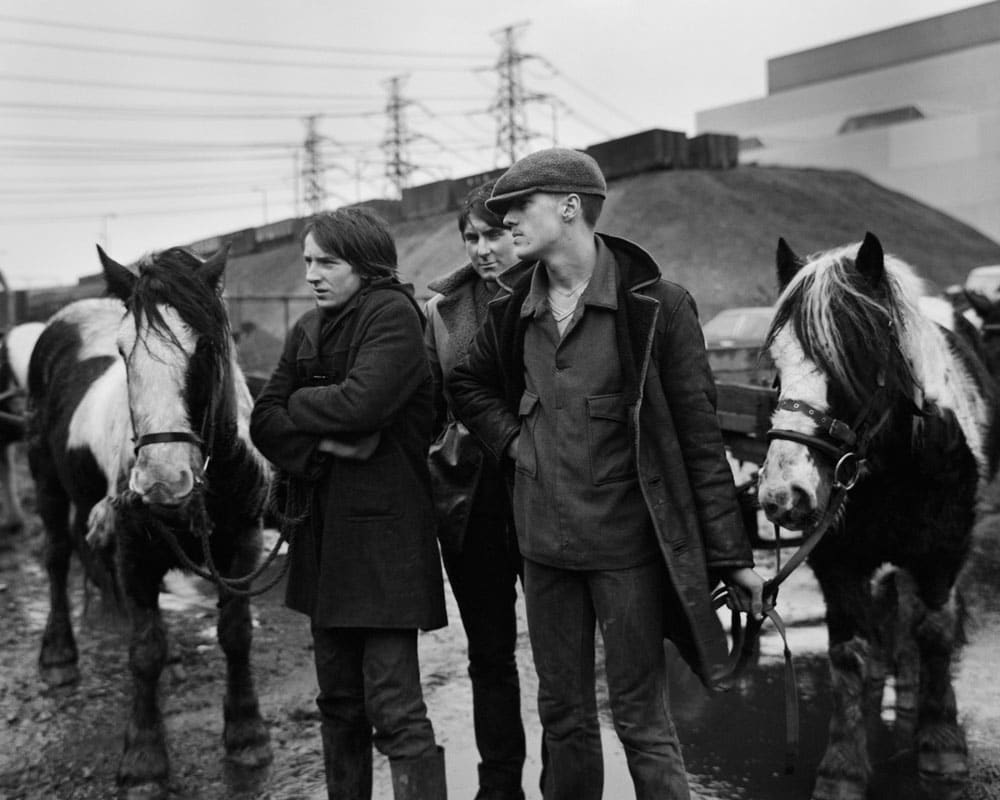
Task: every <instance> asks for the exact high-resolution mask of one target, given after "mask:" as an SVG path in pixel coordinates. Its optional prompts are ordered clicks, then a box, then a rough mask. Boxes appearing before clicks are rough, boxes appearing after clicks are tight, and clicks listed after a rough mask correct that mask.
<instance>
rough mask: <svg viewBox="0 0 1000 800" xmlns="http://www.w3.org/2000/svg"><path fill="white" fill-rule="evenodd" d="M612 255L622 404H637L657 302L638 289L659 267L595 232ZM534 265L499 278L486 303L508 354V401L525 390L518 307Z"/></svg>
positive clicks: (634, 248)
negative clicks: (495, 292) (493, 296)
mask: <svg viewBox="0 0 1000 800" xmlns="http://www.w3.org/2000/svg"><path fill="white" fill-rule="evenodd" d="M596 235H597V236H599V237H600V239H601V241H602V242H603V243H604V244H605V245H606V246H607V247H608V249H609V250H610V251H611V252H612V253H613V254H614V256H615V262H616V264H617V266H618V287H617V293H618V313H617V314H615V340H616V344H617V348H618V357H619V359H620V360H621V364H622V371H623V377H624V383H625V386H624V388H625V392H626V402H627V403H628V404H629V405H632V404H635V403H637V402H638V401H639V400H640V398H641V397H642V392H643V383H644V381H645V376H646V368H647V366H648V363H649V358H650V354H651V352H652V343H653V334H654V332H655V331H654V328H655V325H656V318H657V315H658V313H659V309H660V304H659V303H658V302H657V301H656V300H655V299H654V298H652V297H648V296H646V295H644V294H643V293H642V289H644V288H645V287H647V286H651V285H653V284H655V283H656V282H657V281H658V280H660V268H659V267H658V266H657V265H656V262H655V261H654V260H653V257H652V256H651V255H649V253H647V252H646V251H645V250H643V249H642V248H641V247H639V245H637V244H634V243H633V242H630V241H628V240H627V239H621V238H619V237H617V236H609V235H608V234H603V233H599V234H596ZM537 266H538V264H537V262H529V261H522V262H521V263H519V264H515V265H514V266H513V267H511V268H510V269H508V270H506V271H505V272H503V273H502V274H501V275H500V283H501V287H502V288H503V289H504V290H506V292H504V291H502V292H501V294H500V295H498V296H497V298H496V299H494V300H493V302H492V303H490V308H491V313H493V314H496V315H499V320H498V322H499V330H500V349H501V352H503V353H506V354H508V361H507V363H506V365H505V367H506V372H507V391H508V397H507V400H508V402H510V403H512V404H514V405H513V407H514V408H516V407H517V405H516V403H517V402H518V401H519V400H520V397H521V394H522V392H523V391H524V370H523V368H522V366H521V365H523V360H524V334H525V331H526V329H527V327H528V319H527V318H522V317H521V313H520V312H521V306H522V304H523V303H524V300H525V298H526V297H527V296H528V292H529V291H530V288H531V281H532V276H533V273H534V270H535V268H536V267H537Z"/></svg>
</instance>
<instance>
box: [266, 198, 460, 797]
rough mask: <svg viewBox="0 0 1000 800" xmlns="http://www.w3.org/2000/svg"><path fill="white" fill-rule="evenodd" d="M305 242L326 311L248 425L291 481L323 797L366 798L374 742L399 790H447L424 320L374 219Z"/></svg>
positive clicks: (335, 227)
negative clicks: (439, 723)
mask: <svg viewBox="0 0 1000 800" xmlns="http://www.w3.org/2000/svg"><path fill="white" fill-rule="evenodd" d="M303 250H304V257H305V262H306V280H307V282H308V283H309V286H310V288H311V289H312V291H313V294H314V296H315V297H316V303H317V308H315V309H314V310H312V311H309V312H307V313H306V314H305V315H304V316H303V317H302V318H301V319H299V320H298V322H296V323H295V325H294V327H293V328H292V330H291V332H290V333H289V335H288V339H287V340H286V342H285V347H284V351H283V353H282V355H281V359H280V361H279V363H278V366H277V368H276V369H275V371H274V374H273V375H272V376H271V379H270V381H269V382H268V384H267V386H266V387H265V388H264V390H263V391H262V392H261V394H260V396H259V398H258V399H257V403H256V405H255V407H254V411H253V415H252V417H251V428H250V433H251V436H252V437H253V441H254V443H255V444H256V445H257V447H258V448H259V449H260V451H261V452H262V453H263V454H264V455H265V456H266V457H267V458H269V459H270V460H271V461H272V462H273V463H274V464H275V465H276V466H278V467H279V468H280V469H281V470H282V471H283V472H284V473H285V474H286V476H287V478H288V482H289V484H288V503H287V506H286V515H287V517H288V519H289V521H290V523H291V524H292V525H293V526H294V534H293V536H292V537H291V544H290V551H289V555H288V558H289V559H290V567H289V574H288V588H287V594H286V604H287V605H288V606H289V607H290V608H292V609H295V610H296V611H300V612H302V613H304V614H308V615H309V617H310V620H311V623H312V634H313V642H314V645H315V657H316V676H317V679H318V682H319V690H320V692H319V696H318V697H317V701H316V702H317V705H318V706H319V709H320V715H321V719H322V728H321V730H322V736H323V751H324V759H325V765H326V776H327V789H328V794H329V797H330V798H338V800H348V798H352V799H353V798H365V797H367V798H370V797H371V782H372V744H373V742H374V744H375V746H376V747H378V748H379V750H380V751H381V752H383V753H384V754H385V755H386V756H388V758H389V764H390V768H391V770H392V777H393V790H394V794H395V797H396V798H397V800H403V799H404V798H406V800H444V797H445V777H444V761H443V752H442V750H441V748H440V747H438V746H437V745H436V744H435V739H434V731H433V729H432V727H431V723H430V721H429V720H428V719H427V711H426V707H425V705H424V701H423V697H422V694H421V688H420V673H419V666H418V663H417V629H419V628H423V629H426V630H430V629H434V628H440V627H442V626H443V625H445V624H446V618H445V608H444V588H443V582H442V579H441V566H440V560H439V555H438V549H437V543H436V541H435V536H434V528H435V523H434V510H433V505H432V501H431V495H430V477H429V474H428V471H427V461H426V456H427V447H428V445H429V444H430V440H431V426H432V414H433V400H432V379H431V374H430V370H429V368H428V365H427V360H426V358H425V356H424V350H423V331H422V315H421V312H420V310H419V308H418V307H417V305H416V303H415V301H414V299H413V294H412V289H411V288H410V287H409V286H404V285H403V284H400V283H399V281H398V280H397V279H396V248H395V244H394V243H393V241H392V237H391V236H390V235H389V232H388V231H387V230H386V228H385V227H384V225H383V224H382V223H381V221H380V220H378V219H377V218H376V217H375V216H374V215H371V214H370V213H368V212H366V211H364V210H362V209H341V210H338V211H334V212H329V213H325V214H321V215H320V216H318V217H316V218H315V219H314V220H313V221H312V222H311V223H310V224H309V226H308V227H307V228H306V232H305V235H304V243H303ZM373 729H374V737H373Z"/></svg>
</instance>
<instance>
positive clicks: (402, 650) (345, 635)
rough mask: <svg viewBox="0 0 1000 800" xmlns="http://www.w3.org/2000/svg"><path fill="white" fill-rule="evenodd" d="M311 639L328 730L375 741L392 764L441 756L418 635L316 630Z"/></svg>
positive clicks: (377, 630)
mask: <svg viewBox="0 0 1000 800" xmlns="http://www.w3.org/2000/svg"><path fill="white" fill-rule="evenodd" d="M312 633H313V644H314V647H315V659H316V678H317V681H318V683H319V696H318V697H317V698H316V705H317V706H318V707H319V712H320V717H321V719H322V723H323V726H324V728H326V729H327V730H330V731H354V732H358V733H359V734H360V735H362V736H366V735H367V736H370V737H371V742H372V743H373V744H374V745H375V747H377V748H378V750H379V752H381V753H383V754H384V755H386V756H387V757H388V758H389V759H390V761H392V760H396V759H404V758H406V759H409V758H422V757H424V756H431V755H433V754H435V753H436V752H437V748H436V746H435V741H434V729H433V728H432V727H431V723H430V720H429V719H427V707H426V706H425V705H424V698H423V693H422V691H421V688H420V666H419V664H418V661H417V632H416V630H407V629H403V630H399V629H381V628H316V627H314V628H313V630H312ZM372 729H374V735H372Z"/></svg>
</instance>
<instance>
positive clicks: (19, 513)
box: [0, 322, 45, 531]
mask: <svg viewBox="0 0 1000 800" xmlns="http://www.w3.org/2000/svg"><path fill="white" fill-rule="evenodd" d="M44 327H45V324H44V323H42V322H22V323H21V324H19V325H15V326H14V327H12V328H11V329H10V330H9V331H7V333H6V334H4V337H3V344H2V346H0V492H2V495H3V500H4V514H5V516H4V518H3V521H2V522H0V531H17V530H21V529H22V528H23V527H24V511H23V509H22V508H21V498H20V496H19V494H18V490H17V483H18V482H17V471H16V470H15V467H14V449H15V443H16V442H19V441H21V440H22V439H23V438H24V428H25V423H24V391H25V388H26V387H27V385H28V361H29V359H30V358H31V351H32V350H33V349H34V347H35V342H36V341H38V337H39V336H40V335H41V333H42V329H43V328H44Z"/></svg>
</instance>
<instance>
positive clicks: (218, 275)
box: [198, 242, 229, 289]
mask: <svg viewBox="0 0 1000 800" xmlns="http://www.w3.org/2000/svg"><path fill="white" fill-rule="evenodd" d="M228 257H229V243H228V242H227V243H226V244H224V245H222V247H220V248H219V249H218V250H217V251H216V252H215V254H214V255H212V256H211V258H209V259H207V260H206V261H205V262H204V263H203V264H202V265H201V266H200V267H198V275H200V276H201V278H202V280H204V281H205V283H207V284H208V285H209V286H210V287H211V288H212V289H218V288H219V282H220V280H221V279H222V273H223V271H224V270H225V269H226V259H227V258H228Z"/></svg>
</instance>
